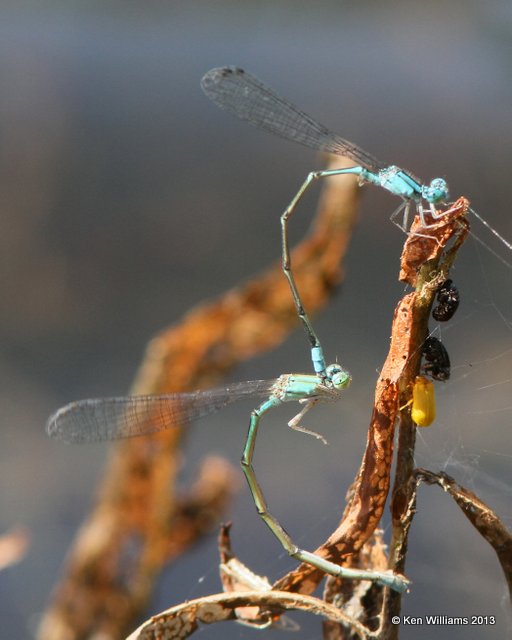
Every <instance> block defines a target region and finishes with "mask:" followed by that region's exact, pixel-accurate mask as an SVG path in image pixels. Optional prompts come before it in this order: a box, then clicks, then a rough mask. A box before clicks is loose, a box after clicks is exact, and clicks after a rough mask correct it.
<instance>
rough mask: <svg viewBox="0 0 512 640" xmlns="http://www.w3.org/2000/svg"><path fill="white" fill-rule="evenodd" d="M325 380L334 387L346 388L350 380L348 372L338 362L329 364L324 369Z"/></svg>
mask: <svg viewBox="0 0 512 640" xmlns="http://www.w3.org/2000/svg"><path fill="white" fill-rule="evenodd" d="M326 374H327V380H329V381H330V382H331V383H332V386H333V387H334V388H335V389H346V388H347V387H348V386H349V385H350V383H351V382H352V376H351V375H350V373H349V372H348V371H347V370H346V369H343V367H341V366H340V365H339V364H330V365H329V366H328V367H327V369H326Z"/></svg>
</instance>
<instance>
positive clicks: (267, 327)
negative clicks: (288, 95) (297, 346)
mask: <svg viewBox="0 0 512 640" xmlns="http://www.w3.org/2000/svg"><path fill="white" fill-rule="evenodd" d="M336 166H338V167H339V166H340V159H339V158H337V159H336ZM356 191H357V189H356V183H355V180H354V179H353V178H351V177H347V178H344V179H343V178H342V179H340V178H337V179H336V180H328V181H326V188H325V190H324V194H323V199H322V202H321V205H320V207H319V212H318V217H317V219H316V222H315V225H314V228H313V230H312V232H311V233H310V235H309V236H308V238H307V239H306V240H305V241H304V242H303V243H302V244H301V245H300V247H298V248H297V249H296V250H295V251H294V252H293V268H294V273H295V275H296V278H297V283H298V286H299V289H300V291H301V295H302V297H303V301H304V304H305V305H306V307H307V309H308V311H309V312H311V313H313V312H315V311H318V310H319V309H321V308H322V307H323V306H324V305H325V304H326V303H327V301H328V299H329V296H330V294H331V293H332V291H333V290H334V288H335V287H336V286H337V285H338V284H339V283H340V282H341V280H342V278H343V272H342V271H341V270H340V266H339V264H340V259H341V258H342V257H343V256H344V253H345V249H346V246H347V243H348V240H349V238H350V234H351V230H352V227H353V225H354V220H355V210H356V201H357V195H356ZM277 213H278V212H276V214H277ZM278 228H279V223H278V216H277V215H276V230H277V229H278ZM276 236H277V234H276ZM278 246H279V244H278V240H277V237H276V248H277V247H278ZM296 326H297V317H296V312H295V309H294V306H293V303H292V299H291V296H290V293H289V291H288V288H287V284H286V281H285V279H284V277H283V275H282V273H281V269H280V267H279V266H278V265H276V266H275V267H274V268H272V269H270V270H269V271H267V272H266V273H264V274H262V275H261V276H260V277H258V278H256V279H254V280H252V281H251V282H249V283H248V284H246V285H244V286H242V287H240V288H237V289H234V290H232V291H229V292H228V293H227V294H226V295H224V296H223V297H221V298H220V299H219V300H217V301H214V302H211V303H208V304H205V305H201V306H199V307H197V308H196V309H195V310H193V311H191V312H190V313H188V314H187V315H186V316H185V318H184V319H183V321H182V322H181V323H180V324H178V325H176V326H173V327H171V328H170V329H168V330H165V331H164V332H163V333H161V334H160V335H159V336H157V337H156V338H154V339H153V340H152V341H151V342H150V344H149V346H148V349H147V353H146V357H145V360H144V362H143V364H142V366H141V369H140V371H139V374H138V376H137V378H136V380H135V384H134V386H133V392H134V393H140V394H143V393H146V394H157V393H168V392H173V391H184V390H188V389H192V388H200V387H204V386H207V385H210V384H212V383H213V382H214V381H215V380H217V379H218V378H219V376H221V375H223V374H224V373H226V372H227V371H228V370H229V369H230V368H231V367H233V366H234V365H236V364H237V363H238V362H241V361H243V360H245V359H247V358H249V357H252V356H254V355H256V354H257V353H261V352H262V351H265V350H268V349H271V348H273V347H275V346H276V345H278V344H279V343H280V342H281V341H282V340H284V338H285V337H286V336H287V335H288V334H289V333H290V331H291V330H292V329H294V328H295V327H296ZM180 443H181V433H180V431H179V430H178V429H174V430H169V431H168V432H163V433H161V434H159V435H157V436H154V437H151V438H145V439H137V440H132V441H130V440H128V441H125V442H122V443H121V444H119V445H118V446H117V447H116V449H115V450H114V452H113V455H112V457H111V460H110V463H109V466H108V469H107V472H106V474H105V478H104V480H103V483H102V486H101V487H100V490H99V497H98V500H97V503H96V505H95V507H94V509H93V511H92V513H91V514H90V516H89V517H88V519H87V521H86V522H85V523H84V525H83V526H82V528H81V530H80V531H79V533H78V536H77V538H76V541H75V543H74V545H73V548H72V550H71V552H70V554H69V557H68V561H67V563H66V567H65V571H64V575H63V577H62V579H61V581H60V583H59V585H58V586H57V588H56V590H55V593H54V596H53V598H52V602H51V604H50V606H49V608H48V610H47V612H46V614H45V616H44V617H43V620H42V623H41V626H40V629H39V638H40V640H47V639H48V640H61V639H64V638H65V639H66V640H71V639H76V640H78V639H83V638H89V637H92V636H99V635H102V634H106V635H108V637H110V638H116V637H122V636H123V635H124V631H125V630H126V629H128V628H129V627H130V626H131V625H132V624H133V620H134V619H135V618H136V617H137V616H139V615H140V613H141V612H142V611H143V609H144V608H145V606H146V604H147V602H148V599H149V597H150V595H151V591H152V587H153V584H154V581H155V579H156V577H157V576H158V574H159V572H160V571H161V570H162V568H163V567H164V566H165V565H166V563H167V562H168V560H169V557H171V556H172V555H173V553H172V551H171V549H172V548H173V547H174V542H173V540H174V539H175V538H176V537H178V539H180V538H183V537H184V538H186V540H187V545H190V544H192V542H193V541H194V537H193V536H189V535H188V534H187V535H185V536H183V534H182V533H180V532H179V531H178V532H176V530H174V529H172V523H173V522H175V514H176V513H177V510H178V508H179V500H178V498H177V497H176V496H175V494H174V489H173V487H174V480H175V478H176V475H177V472H178V469H179V447H180ZM226 483H227V484H226V485H225V486H222V487H219V493H218V495H217V496H213V497H212V500H213V502H215V503H217V504H218V503H219V496H220V495H224V494H226V492H228V491H229V488H230V484H231V483H232V481H231V480H226ZM221 502H222V501H221ZM215 517H217V518H219V519H220V515H219V514H218V513H217V515H216V516H215ZM193 528H194V527H191V525H190V523H188V524H187V532H190V530H191V529H193ZM199 530H200V528H197V531H198V532H199ZM134 548H135V549H137V552H136V553H132V554H131V555H130V554H129V553H127V550H128V549H134ZM271 597H272V598H273V597H274V596H271Z"/></svg>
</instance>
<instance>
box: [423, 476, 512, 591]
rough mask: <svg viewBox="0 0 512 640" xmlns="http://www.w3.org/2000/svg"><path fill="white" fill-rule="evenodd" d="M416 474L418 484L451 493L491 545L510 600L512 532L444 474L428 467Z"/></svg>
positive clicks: (471, 493)
mask: <svg viewBox="0 0 512 640" xmlns="http://www.w3.org/2000/svg"><path fill="white" fill-rule="evenodd" d="M415 476H416V479H417V485H418V484H419V483H420V482H425V483H426V484H437V485H439V486H440V487H441V489H444V491H446V492H447V493H448V494H449V495H451V497H452V498H453V499H454V500H455V502H456V503H457V504H458V505H459V507H460V508H461V510H462V512H463V513H464V515H465V516H466V518H467V519H468V520H469V521H470V522H471V524H472V525H473V526H474V527H475V529H476V530H477V531H478V532H479V533H480V535H481V536H482V537H483V538H485V540H487V542H488V543H489V544H490V545H491V547H492V548H493V549H494V551H495V552H496V556H497V557H498V560H499V563H500V565H501V568H502V570H503V573H504V574H505V579H506V581H507V585H508V591H509V597H510V599H511V600H512V533H511V532H510V531H509V530H508V529H507V527H506V526H505V525H504V524H503V522H502V521H501V520H500V518H499V517H498V515H497V514H496V513H495V512H494V511H493V510H492V509H491V508H490V507H489V506H488V505H486V504H485V502H482V500H480V498H478V496H476V495H475V494H474V493H473V492H472V491H470V490H469V489H466V488H465V487H463V486H462V485H460V484H458V483H457V482H456V481H455V480H454V479H453V478H452V477H451V476H449V475H448V474H447V473H443V472H441V473H432V472H431V471H427V469H416V471H415Z"/></svg>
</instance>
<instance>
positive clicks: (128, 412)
mask: <svg viewBox="0 0 512 640" xmlns="http://www.w3.org/2000/svg"><path fill="white" fill-rule="evenodd" d="M274 383H275V380H252V381H249V382H237V383H234V384H232V385H229V386H228V387H224V388H222V389H208V390H205V391H194V392H193V393H173V394H168V395H160V396H126V397H118V398H95V399H92V400H78V401H76V402H71V403H70V404H68V405H66V406H65V407H62V408H61V409H59V410H58V411H57V412H56V413H54V414H53V415H52V416H51V417H50V419H49V420H48V423H47V425H46V432H47V433H48V435H49V436H50V437H51V438H56V439H57V440H62V441H63V442H68V443H82V442H99V441H102V440H117V439H119V438H129V437H131V436H140V435H144V434H148V433H155V432H157V431H161V430H163V429H168V428H171V427H176V426H180V425H186V424H188V423H190V422H192V421H193V420H197V419H198V418H202V417H203V416H207V415H209V414H211V413H214V412H216V411H219V410H220V409H222V408H223V407H226V406H227V405H229V404H232V403H233V402H236V401H237V400H241V399H242V398H250V397H255V396H266V395H268V394H270V392H271V388H272V386H273V385H274Z"/></svg>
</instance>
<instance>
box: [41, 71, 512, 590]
mask: <svg viewBox="0 0 512 640" xmlns="http://www.w3.org/2000/svg"><path fill="white" fill-rule="evenodd" d="M202 87H203V89H204V91H205V93H206V94H207V95H208V97H209V98H211V99H212V100H213V101H214V102H215V103H216V104H217V105H219V106H220V107H221V108H223V109H226V110H228V111H230V112H232V113H234V114H235V115H236V116H238V117H239V118H241V119H243V120H245V121H247V122H249V123H251V124H253V125H255V126H257V127H260V128H263V129H266V130H268V131H270V132H272V133H275V134H277V135H279V136H281V137H284V138H287V139H290V140H293V141H295V142H299V143H301V144H303V145H306V146H309V147H312V148H314V149H318V150H324V151H329V152H332V153H335V154H338V155H342V156H347V157H349V158H350V159H352V160H353V161H354V162H356V163H357V166H355V167H350V168H344V169H338V170H330V171H317V172H312V173H310V174H309V175H308V177H307V179H306V181H305V182H304V183H303V185H302V186H301V188H300V189H299V191H298V192H297V194H296V195H295V197H294V198H293V200H292V201H291V203H290V205H289V206H288V207H287V209H286V210H285V212H284V213H283V215H282V216H281V228H282V260H283V270H284V273H285V275H286V277H287V279H288V282H289V285H290V288H291V292H292V295H293V299H294V302H295V306H296V309H297V313H298V315H299V317H300V319H301V321H302V323H303V325H304V328H305V331H306V334H307V336H308V340H309V342H310V346H311V357H312V362H313V369H314V372H315V373H314V374H284V375H281V376H280V377H279V378H277V379H275V380H270V381H250V382H241V383H235V384H232V385H230V386H228V387H225V388H223V389H214V390H207V391H196V392H192V393H181V394H168V395H162V396H133V397H119V398H100V399H92V400H81V401H78V402H73V403H71V404H69V405H67V406H66V407H63V408H62V409H60V410H58V411H57V412H56V413H55V414H54V415H53V416H52V417H51V418H50V420H49V421H48V427H47V431H48V433H49V435H50V436H52V437H55V438H57V439H60V440H63V441H66V442H92V441H98V440H115V439H118V438H123V437H129V436H138V435H144V434H147V433H153V432H156V431H160V430H162V429H166V428H172V427H173V426H177V425H186V424H188V423H190V422H191V421H193V420H195V419H198V418H202V417H205V416H207V415H209V414H211V413H212V412H214V411H217V410H220V409H222V408H223V407H225V406H227V405H228V404H231V403H232V402H234V401H236V400H239V399H242V398H250V397H263V398H264V400H263V402H262V403H261V404H260V405H259V406H258V408H257V409H255V410H253V412H252V414H251V419H250V424H249V433H248V436H247V440H246V443H245V447H244V451H243V456H242V467H243V470H244V473H245V475H246V478H247V482H248V485H249V488H250V490H251V493H252V496H253V499H254V502H255V504H256V508H257V510H258V513H259V514H260V516H261V517H262V518H263V520H264V521H265V522H266V524H267V525H268V526H269V528H270V529H271V531H272V532H273V533H274V535H275V536H276V537H277V539H278V540H279V541H280V542H281V544H282V545H283V547H284V548H285V549H286V551H287V552H288V553H289V554H290V555H291V556H293V557H294V558H297V559H298V560H300V561H303V562H307V563H310V564H312V565H313V566H315V567H317V568H319V569H321V570H323V571H325V572H326V573H329V574H331V575H335V576H340V577H346V578H354V579H362V580H375V581H377V582H378V583H380V584H383V585H386V586H389V587H391V588H392V589H395V590H397V591H399V592H403V591H404V590H405V589H406V588H407V580H406V579H405V578H403V577H402V576H399V575H395V574H393V573H391V572H386V571H384V572H379V571H375V572H374V571H363V570H361V571H358V570H352V569H346V568H343V567H340V566H338V565H336V564H334V563H332V562H329V561H327V560H324V559H323V558H320V557H318V556H316V555H315V554H312V553H309V552H307V551H303V550H301V549H299V548H298V547H297V546H296V545H295V544H294V543H293V542H292V540H291V538H290V536H289V535H288V534H287V533H286V531H285V530H284V529H283V528H282V527H281V525H280V524H279V522H278V521H277V520H276V519H275V518H274V517H273V516H272V515H271V514H270V513H269V510H268V507H267V504H266V501H265V499H264V497H263V493H262V491H261V489H260V487H259V484H258V482H257V479H256V475H255V473H254V469H253V466H252V460H253V454H254V446H255V439H256V435H257V431H258V427H259V424H260V420H261V417H262V416H263V415H264V414H266V413H267V412H268V411H270V410H271V409H273V408H274V407H276V406H278V405H280V404H282V403H285V402H291V401H297V402H299V403H301V404H302V405H303V407H302V410H301V411H300V412H299V413H298V414H297V415H296V416H295V417H294V418H293V419H292V420H291V421H290V422H289V425H290V426H291V427H292V428H294V429H297V430H302V431H306V432H308V433H313V435H315V436H317V437H320V436H318V434H315V433H314V432H311V431H309V430H307V429H305V428H304V427H303V426H302V425H301V424H300V423H301V420H302V418H303V416H304V414H305V413H306V411H307V410H309V409H310V408H311V407H312V406H313V405H314V404H316V403H317V402H320V401H331V400H338V399H339V398H340V397H341V395H342V393H343V391H344V390H345V389H346V388H347V387H348V386H349V384H350V382H351V377H350V374H349V373H348V372H347V371H346V370H345V369H344V368H343V367H341V366H340V365H338V364H334V365H329V366H327V364H326V361H325V358H324V354H323V350H322V347H321V344H320V341H319V339H318V336H317V335H316V333H315V331H314V329H313V326H312V324H311V322H310V320H309V317H308V315H307V313H306V312H305V310H304V307H303V305H302V302H301V298H300V294H299V292H298V290H297V287H296V285H295V281H294V278H293V273H292V270H291V262H290V252H289V244H288V221H289V219H290V217H291V216H292V215H293V213H294V212H295V209H296V207H297V204H298V202H299V201H300V199H301V198H302V196H303V194H304V192H305V191H306V190H307V188H308V186H309V185H310V184H311V183H312V182H313V181H314V180H315V179H316V178H320V177H325V176H333V175H341V174H354V175H357V176H358V177H359V179H360V180H361V181H363V182H370V183H373V184H376V185H378V186H381V187H382V188H384V189H386V190H387V191H389V192H390V193H392V194H394V195H397V196H399V197H400V198H401V200H402V202H401V204H400V206H399V207H398V208H397V210H396V211H395V212H394V214H393V216H392V218H396V217H397V216H398V215H399V214H400V213H401V212H403V220H402V224H401V225H400V226H401V227H402V228H404V229H406V227H407V222H408V214H409V210H410V207H411V205H414V207H415V209H416V211H417V212H418V214H419V216H420V218H421V221H422V223H423V227H424V229H426V230H428V227H429V222H428V217H429V216H430V218H431V219H432V220H434V221H435V220H437V219H438V218H440V217H442V216H444V215H448V214H449V211H448V212H437V210H436V208H435V205H437V204H439V203H443V202H445V201H446V200H447V198H448V187H447V184H446V182H445V181H444V179H442V178H436V179H434V180H432V181H431V183H430V184H429V185H423V184H422V183H421V182H420V181H418V180H417V179H416V178H414V177H413V176H412V175H411V174H409V173H407V172H405V171H403V170H402V169H399V168H398V167H395V166H387V165H384V164H383V163H380V162H378V161H377V160H375V159H374V158H373V157H372V156H371V155H370V154H368V153H367V152H365V151H363V150H362V149H361V148H359V147H358V146H356V145H354V144H352V143H350V142H348V141H347V140H345V139H343V138H341V137H340V136H338V135H336V134H333V133H331V132H330V131H329V130H327V129H326V128H325V127H323V126H322V125H319V124H318V123H316V122H315V121H314V120H313V119H311V118H310V117H309V116H307V115H306V114H305V113H303V112H302V111H300V110H299V109H297V108H296V107H295V106H293V105H292V104H291V103H289V102H287V101H286V100H284V99H282V98H280V97H279V96H278V95H277V94H275V93H274V92H273V91H272V90H270V89H268V88H267V87H266V86H265V85H263V84H262V83H261V82H260V81H258V80H257V79H256V78H254V77H252V76H251V75H249V74H248V73H246V72H244V71H242V70H241V69H237V68H231V67H226V68H220V69H213V70H212V71H210V72H208V73H207V74H206V75H205V76H204V78H203V80H202ZM431 224H432V223H430V225H431ZM484 224H486V223H485V222H484ZM493 233H495V235H497V236H498V237H499V238H500V240H501V241H502V242H503V243H504V244H505V245H506V246H507V247H508V248H510V249H512V246H511V245H510V244H509V243H507V241H505V240H504V239H503V238H502V237H501V236H500V235H499V234H497V232H494V231H493Z"/></svg>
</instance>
